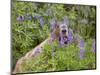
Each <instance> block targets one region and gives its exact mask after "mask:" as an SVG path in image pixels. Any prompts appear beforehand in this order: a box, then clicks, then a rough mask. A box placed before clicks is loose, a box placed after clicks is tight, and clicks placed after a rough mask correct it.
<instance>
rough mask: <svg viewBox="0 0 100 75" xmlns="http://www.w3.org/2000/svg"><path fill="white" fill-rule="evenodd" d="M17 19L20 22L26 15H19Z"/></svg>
mask: <svg viewBox="0 0 100 75" xmlns="http://www.w3.org/2000/svg"><path fill="white" fill-rule="evenodd" d="M16 20H17V21H19V22H21V21H24V16H18V17H17V19H16Z"/></svg>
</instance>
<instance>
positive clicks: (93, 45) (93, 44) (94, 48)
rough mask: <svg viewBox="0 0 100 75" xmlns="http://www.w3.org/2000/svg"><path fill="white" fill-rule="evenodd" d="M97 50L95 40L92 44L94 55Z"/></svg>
mask: <svg viewBox="0 0 100 75" xmlns="http://www.w3.org/2000/svg"><path fill="white" fill-rule="evenodd" d="M95 50H96V47H95V40H93V43H92V52H93V53H94V52H95Z"/></svg>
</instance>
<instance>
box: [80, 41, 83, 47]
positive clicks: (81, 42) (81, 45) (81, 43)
mask: <svg viewBox="0 0 100 75" xmlns="http://www.w3.org/2000/svg"><path fill="white" fill-rule="evenodd" d="M80 47H81V48H84V40H83V39H81V40H80Z"/></svg>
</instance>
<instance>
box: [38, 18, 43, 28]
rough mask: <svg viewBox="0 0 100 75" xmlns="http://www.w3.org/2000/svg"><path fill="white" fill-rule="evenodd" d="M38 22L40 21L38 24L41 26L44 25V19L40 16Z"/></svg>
mask: <svg viewBox="0 0 100 75" xmlns="http://www.w3.org/2000/svg"><path fill="white" fill-rule="evenodd" d="M39 22H40V26H41V27H42V28H43V26H44V19H43V18H42V17H41V18H40V19H39Z"/></svg>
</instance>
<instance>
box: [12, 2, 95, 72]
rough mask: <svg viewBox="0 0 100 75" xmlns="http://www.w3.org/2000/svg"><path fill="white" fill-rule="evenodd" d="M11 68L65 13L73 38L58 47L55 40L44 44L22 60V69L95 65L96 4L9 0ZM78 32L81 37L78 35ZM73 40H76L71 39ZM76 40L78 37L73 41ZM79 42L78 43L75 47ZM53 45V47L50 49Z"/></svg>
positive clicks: (89, 66) (71, 68)
mask: <svg viewBox="0 0 100 75" xmlns="http://www.w3.org/2000/svg"><path fill="white" fill-rule="evenodd" d="M11 13H12V18H11V19H12V25H11V27H12V29H11V30H12V58H13V59H12V69H13V68H14V66H15V64H16V62H17V60H18V59H19V58H20V57H22V56H24V55H25V54H26V53H27V52H28V51H30V50H31V49H32V48H34V47H35V46H37V45H38V44H40V43H41V42H42V41H44V40H45V39H46V38H47V37H48V36H49V35H50V33H51V32H52V27H51V25H52V24H53V20H54V19H55V18H56V19H57V20H58V21H62V19H63V18H64V17H65V16H67V17H68V19H69V23H70V24H69V28H71V30H72V31H73V35H72V36H73V37H74V39H73V42H71V43H69V44H67V46H66V47H64V48H61V47H59V44H58V42H57V41H54V42H53V45H50V44H47V45H45V47H44V48H43V53H42V54H41V55H40V56H38V57H35V58H31V59H29V61H26V62H25V63H24V64H22V66H23V68H22V72H32V71H33V72H48V71H64V70H81V69H95V68H96V63H95V62H96V61H95V56H96V55H95V54H96V53H95V49H96V48H95V44H96V43H95V42H96V41H95V40H96V39H95V38H96V7H95V6H86V5H69V4H52V3H36V2H20V1H12V12H11ZM77 35H79V36H80V37H81V40H83V42H81V41H80V40H78V39H77ZM74 40H75V41H74ZM76 41H79V42H77V43H76ZM77 46H79V47H77ZM52 49H54V51H53V52H52Z"/></svg>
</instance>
